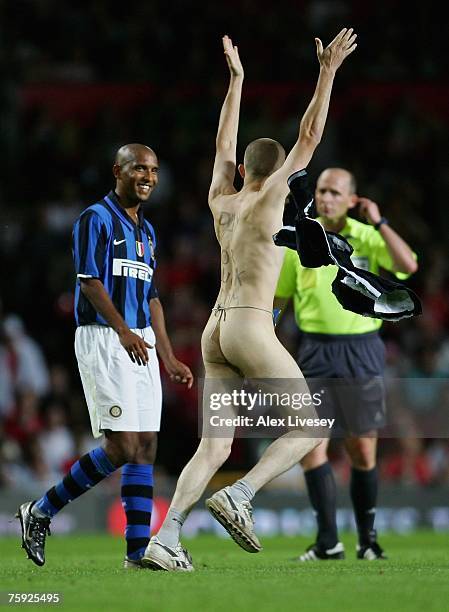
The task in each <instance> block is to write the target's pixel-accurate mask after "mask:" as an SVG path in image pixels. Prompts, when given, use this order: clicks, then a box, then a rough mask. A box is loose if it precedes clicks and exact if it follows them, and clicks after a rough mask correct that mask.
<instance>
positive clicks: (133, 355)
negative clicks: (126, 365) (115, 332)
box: [119, 329, 154, 365]
mask: <svg viewBox="0 0 449 612" xmlns="http://www.w3.org/2000/svg"><path fill="white" fill-rule="evenodd" d="M119 340H120V344H121V345H122V346H123V348H124V349H125V351H126V352H127V353H128V355H129V358H130V359H131V361H132V362H133V363H137V365H146V364H147V363H148V351H147V348H154V347H153V346H151V344H148V342H145V340H144V339H143V338H141V337H140V336H138V335H137V334H135V333H134V332H132V331H131V330H130V329H127V330H124V331H123V332H122V333H121V334H119Z"/></svg>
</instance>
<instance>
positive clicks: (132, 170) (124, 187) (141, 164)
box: [117, 151, 159, 204]
mask: <svg viewBox="0 0 449 612" xmlns="http://www.w3.org/2000/svg"><path fill="white" fill-rule="evenodd" d="M158 170H159V164H158V161H157V157H156V156H155V155H154V154H153V153H151V152H150V151H148V152H142V153H138V154H137V155H136V156H135V157H134V158H133V159H132V160H130V161H128V162H126V163H124V164H122V165H121V166H120V172H119V174H118V176H117V188H118V191H119V195H120V197H121V198H123V199H124V200H126V201H128V202H130V203H136V204H137V203H138V202H146V200H148V198H149V197H150V195H151V193H152V191H153V189H154V188H155V187H156V185H157V182H158Z"/></svg>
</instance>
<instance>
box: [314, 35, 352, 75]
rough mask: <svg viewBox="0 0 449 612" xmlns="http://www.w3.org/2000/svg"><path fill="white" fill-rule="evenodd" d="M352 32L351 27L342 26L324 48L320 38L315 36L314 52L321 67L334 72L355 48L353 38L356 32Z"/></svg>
mask: <svg viewBox="0 0 449 612" xmlns="http://www.w3.org/2000/svg"><path fill="white" fill-rule="evenodd" d="M353 32H354V30H353V29H352V28H349V30H348V28H343V30H341V32H339V33H338V34H337V36H336V37H335V38H334V40H333V41H332V42H331V43H329V45H328V46H327V47H326V48H325V49H323V43H322V42H321V40H320V39H319V38H315V43H316V54H317V56H318V61H319V62H320V66H321V67H322V68H325V69H327V70H331V71H333V72H335V71H336V70H337V68H339V67H340V66H341V64H342V63H343V62H344V60H345V59H346V58H347V57H348V55H350V54H351V53H352V52H353V51H354V49H356V47H357V45H356V44H355V39H356V38H357V34H354V33H353Z"/></svg>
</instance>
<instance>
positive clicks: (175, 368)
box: [164, 357, 193, 389]
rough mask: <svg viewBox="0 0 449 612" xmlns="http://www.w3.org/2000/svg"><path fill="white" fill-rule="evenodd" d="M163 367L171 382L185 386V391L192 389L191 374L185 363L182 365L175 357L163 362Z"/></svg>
mask: <svg viewBox="0 0 449 612" xmlns="http://www.w3.org/2000/svg"><path fill="white" fill-rule="evenodd" d="M164 366H165V369H166V370H167V374H168V375H169V376H170V380H171V381H173V382H177V383H183V384H186V385H187V389H191V388H192V385H193V374H192V372H191V371H190V368H189V366H186V364H185V363H182V361H179V359H176V357H173V358H172V359H170V360H166V361H164Z"/></svg>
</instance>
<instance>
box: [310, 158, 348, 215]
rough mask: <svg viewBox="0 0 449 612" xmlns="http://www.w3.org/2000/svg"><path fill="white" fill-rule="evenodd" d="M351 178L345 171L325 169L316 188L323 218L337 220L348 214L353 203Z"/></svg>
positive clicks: (316, 201) (319, 211) (316, 199)
mask: <svg viewBox="0 0 449 612" xmlns="http://www.w3.org/2000/svg"><path fill="white" fill-rule="evenodd" d="M352 195H353V194H352V193H351V189H350V178H349V175H347V174H346V173H345V172H339V171H333V170H325V171H324V172H323V173H322V174H321V175H320V177H319V178H318V182H317V185H316V189H315V204H316V209H317V211H318V214H319V216H320V217H322V218H323V219H329V220H331V221H337V220H338V219H341V218H342V217H344V216H345V215H346V213H347V212H348V208H350V207H351V205H352Z"/></svg>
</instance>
